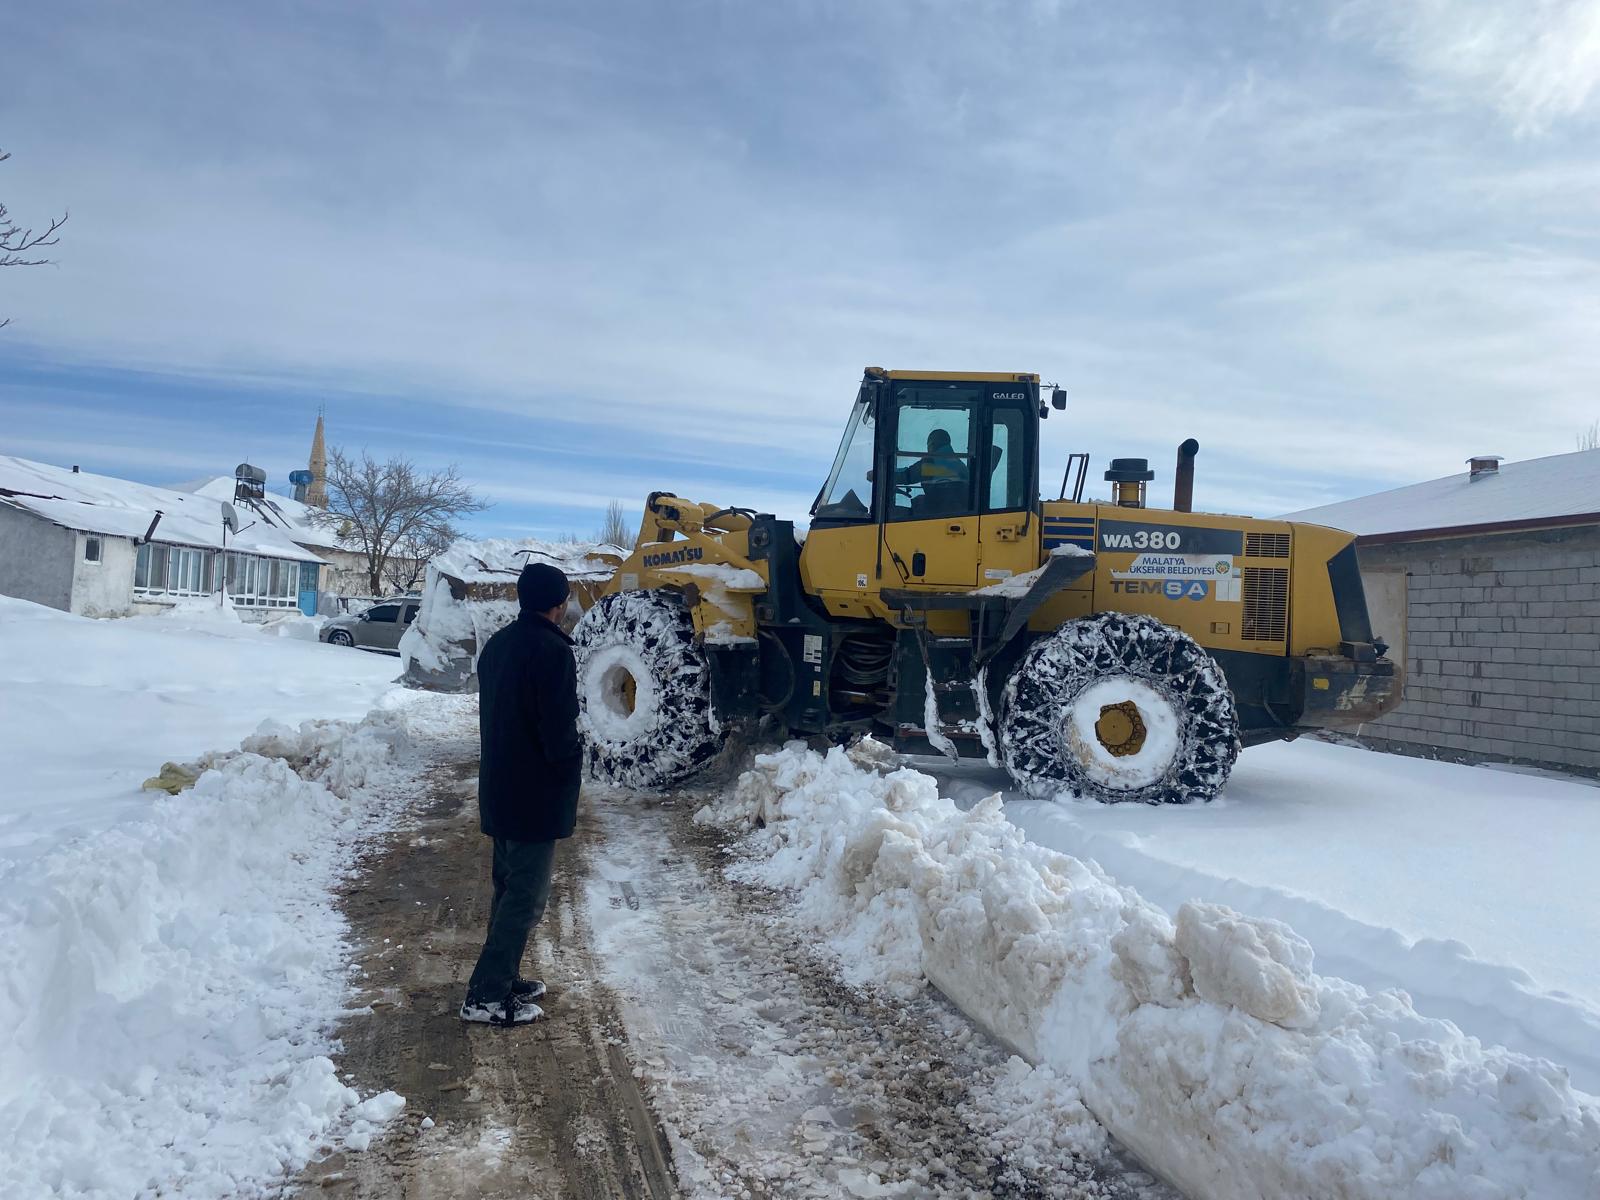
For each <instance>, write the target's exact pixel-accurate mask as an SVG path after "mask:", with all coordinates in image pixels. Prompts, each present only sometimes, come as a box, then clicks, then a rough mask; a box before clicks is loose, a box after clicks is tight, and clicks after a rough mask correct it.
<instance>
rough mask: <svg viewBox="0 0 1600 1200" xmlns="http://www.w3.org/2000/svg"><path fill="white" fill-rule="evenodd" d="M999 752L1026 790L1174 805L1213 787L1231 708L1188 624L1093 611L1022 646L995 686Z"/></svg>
mask: <svg viewBox="0 0 1600 1200" xmlns="http://www.w3.org/2000/svg"><path fill="white" fill-rule="evenodd" d="M1000 752H1001V755H1002V757H1003V758H1004V761H1005V765H1006V769H1007V770H1008V771H1009V772H1010V773H1011V777H1012V778H1013V779H1015V780H1016V781H1017V783H1018V784H1019V785H1020V786H1021V787H1022V788H1023V790H1025V791H1027V792H1028V793H1030V794H1032V795H1036V796H1050V795H1054V794H1056V793H1058V792H1060V791H1062V790H1063V789H1070V790H1071V791H1073V792H1076V793H1077V794H1078V795H1080V796H1085V797H1090V798H1092V799H1095V800H1102V801H1105V802H1108V803H1114V802H1117V801H1124V800H1135V801H1140V802H1142V803H1145V804H1185V803H1188V802H1189V801H1192V800H1210V799H1211V798H1212V797H1214V796H1215V795H1216V794H1217V793H1218V792H1220V791H1221V790H1222V785H1223V784H1224V783H1226V782H1227V780H1228V774H1229V772H1231V771H1232V770H1233V764H1234V760H1235V759H1236V758H1238V756H1239V718H1238V713H1237V710H1236V708H1235V705H1234V701H1233V691H1232V689H1231V688H1229V686H1228V681H1227V678H1226V677H1225V676H1224V675H1223V673H1222V668H1221V667H1219V666H1218V665H1217V663H1216V660H1215V659H1213V658H1212V657H1211V656H1210V655H1209V654H1207V653H1206V652H1205V651H1204V650H1203V649H1201V647H1200V645H1199V644H1198V643H1197V642H1195V640H1194V639H1193V638H1191V637H1189V636H1188V634H1186V633H1184V632H1183V631H1182V630H1179V629H1174V628H1173V627H1172V626H1170V625H1165V624H1163V623H1162V622H1160V621H1158V620H1156V619H1155V618H1154V617H1149V616H1144V615H1141V614H1137V613H1101V614H1099V615H1097V616H1093V617H1087V618H1085V619H1083V620H1080V621H1072V622H1069V623H1068V624H1066V625H1063V626H1062V627H1061V628H1060V629H1058V630H1056V632H1055V633H1053V634H1051V635H1050V636H1049V637H1045V638H1041V639H1040V640H1039V641H1037V642H1035V643H1034V644H1033V646H1031V647H1030V648H1029V650H1028V652H1027V653H1026V654H1025V655H1024V656H1023V658H1022V661H1021V662H1020V663H1019V664H1018V665H1017V668H1016V670H1015V671H1014V672H1013V673H1012V676H1011V678H1010V680H1009V681H1008V682H1007V684H1006V690H1005V699H1004V705H1003V708H1002V711H1001V716H1000Z"/></svg>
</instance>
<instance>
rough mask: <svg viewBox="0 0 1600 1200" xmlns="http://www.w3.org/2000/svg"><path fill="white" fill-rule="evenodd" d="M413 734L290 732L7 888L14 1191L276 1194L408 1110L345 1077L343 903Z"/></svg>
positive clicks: (2, 884) (2, 1071)
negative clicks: (391, 774)
mask: <svg viewBox="0 0 1600 1200" xmlns="http://www.w3.org/2000/svg"><path fill="white" fill-rule="evenodd" d="M405 736H406V718H405V717H404V715H403V714H401V713H398V712H394V711H387V712H385V711H379V712H374V713H373V714H371V715H370V716H368V717H367V719H366V720H364V721H362V722H361V723H360V724H355V725H352V724H348V723H343V722H329V721H311V722H306V723H304V724H302V725H301V726H300V727H298V728H297V729H291V728H290V727H288V726H284V725H277V724H273V723H270V722H269V723H267V724H265V725H264V726H263V727H262V729H261V731H260V732H259V733H258V734H257V735H255V736H253V737H251V738H248V739H246V741H245V743H244V747H243V749H242V750H240V751H236V752H232V753H226V754H217V755H210V756H207V760H206V763H207V766H208V768H209V769H207V770H206V771H205V772H204V773H203V774H201V776H200V778H199V780H198V782H197V783H196V784H195V786H194V787H193V788H192V789H191V790H189V791H185V792H182V793H180V794H178V795H176V796H166V795H160V794H147V799H146V805H145V812H144V815H143V816H142V817H140V818H139V819H137V820H133V821H127V822H124V823H122V824H119V825H115V826H113V827H111V828H109V829H106V830H104V831H103V832H100V833H98V834H96V835H94V836H91V837H87V838H84V839H82V840H79V841H76V842H72V843H69V844H65V845H61V846H58V847H56V848H55V849H54V850H53V851H52V852H50V853H47V854H44V855H42V856H39V857H36V858H34V859H32V860H30V861H27V862H24V863H21V864H20V865H8V866H6V867H4V868H0V1160H3V1161H4V1162H5V1164H6V1165H5V1171H4V1181H3V1184H0V1191H4V1192H5V1194H6V1195H16V1196H44V1195H69V1196H108V1197H110V1196H116V1197H123V1196H133V1195H179V1194H181V1195H183V1196H185V1197H188V1198H191V1200H194V1198H202V1197H211V1196H217V1197H222V1196H234V1195H238V1194H241V1193H258V1192H260V1191H263V1190H265V1188H266V1187H267V1186H268V1185H270V1184H272V1183H273V1182H274V1181H275V1180H278V1179H280V1178H281V1177H282V1175H283V1174H284V1173H285V1172H288V1171H293V1170H295V1169H297V1168H298V1167H300V1166H301V1165H303V1164H304V1163H305V1162H306V1161H307V1160H308V1159H309V1158H310V1156H311V1155H312V1153H313V1152H314V1150H315V1149H316V1148H317V1146H318V1145H319V1144H321V1143H322V1142H323V1141H325V1140H326V1139H327V1138H328V1137H329V1136H330V1135H331V1134H333V1133H334V1132H336V1131H338V1130H341V1129H342V1130H343V1131H344V1132H346V1133H348V1134H350V1135H351V1137H352V1138H353V1142H350V1143H347V1144H355V1143H360V1142H361V1141H362V1140H363V1138H370V1135H371V1132H372V1131H373V1129H375V1128H377V1127H379V1126H381V1125H382V1123H383V1122H385V1121H387V1120H388V1119H390V1118H391V1117H393V1116H394V1114H395V1113H396V1112H398V1111H399V1109H400V1107H402V1106H403V1103H404V1102H403V1101H402V1100H401V1099H400V1097H398V1096H396V1095H394V1094H393V1093H384V1094H382V1095H380V1096H376V1097H372V1098H369V1099H367V1100H365V1101H363V1100H362V1099H361V1097H360V1096H358V1095H357V1093H356V1092H355V1091H354V1090H352V1089H351V1088H349V1087H346V1086H345V1085H344V1084H343V1083H341V1082H340V1081H339V1079H338V1078H337V1076H336V1074H335V1071H334V1066H333V1063H332V1062H331V1061H330V1059H329V1058H328V1055H329V1053H330V1052H331V1051H332V1049H333V1048H334V1047H333V1043H332V1041H331V1031H332V1027H333V1024H334V1022H335V1021H336V1020H337V1018H338V1017H339V1016H340V1015H341V1012H342V1010H343V1007H344V1004H345V1002H346V1000H345V998H346V994H347V979H346V968H345V963H346V961H347V947H346V946H345V943H344V940H343V938H344V932H345V925H344V921H343V919H342V917H341V916H340V915H339V913H338V912H337V911H336V909H335V908H334V905H333V900H332V896H331V894H330V891H331V888H332V886H333V884H334V883H335V882H336V881H337V880H338V879H339V878H340V876H341V875H342V874H343V873H344V872H346V871H347V870H348V869H349V867H350V865H351V862H352V858H353V853H354V846H355V843H356V841H357V839H358V837H359V836H364V835H369V834H370V833H371V832H372V831H373V830H374V829H375V828H379V827H381V826H382V825H383V823H384V822H385V821H386V820H387V819H388V818H389V815H390V814H391V813H392V812H393V811H394V808H395V806H394V804H393V802H389V803H386V802H385V801H384V800H383V798H382V793H381V785H382V783H383V781H384V778H385V773H386V771H387V770H388V769H389V764H390V761H391V758H392V754H393V750H394V747H395V746H396V744H397V743H399V742H400V741H402V740H403V739H404V738H405Z"/></svg>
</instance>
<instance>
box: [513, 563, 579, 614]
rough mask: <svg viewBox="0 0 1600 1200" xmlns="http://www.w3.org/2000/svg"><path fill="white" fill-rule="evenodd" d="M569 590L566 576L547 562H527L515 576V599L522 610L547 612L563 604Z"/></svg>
mask: <svg viewBox="0 0 1600 1200" xmlns="http://www.w3.org/2000/svg"><path fill="white" fill-rule="evenodd" d="M570 591H571V589H570V588H569V587H568V586H567V577H566V576H565V575H563V574H562V573H561V572H560V571H558V570H557V569H556V568H555V567H552V566H551V565H550V564H549V563H529V564H528V565H527V566H525V567H523V568H522V574H521V575H519V576H517V601H518V602H519V603H520V604H521V605H522V608H523V611H524V612H537V613H542V612H549V611H550V610H551V609H552V608H555V607H556V606H557V605H558V604H565V603H566V602H567V596H568V594H569V593H570Z"/></svg>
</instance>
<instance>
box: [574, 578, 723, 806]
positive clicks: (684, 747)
mask: <svg viewBox="0 0 1600 1200" xmlns="http://www.w3.org/2000/svg"><path fill="white" fill-rule="evenodd" d="M573 643H574V645H573V651H574V654H575V655H576V657H577V663H578V708H579V712H580V713H581V717H580V720H581V723H582V727H583V731H584V735H585V754H586V756H587V760H588V765H589V773H590V775H592V776H593V777H594V778H595V779H597V780H600V781H601V782H603V783H609V784H613V785H616V786H619V787H635V788H662V787H669V786H671V785H672V784H674V783H677V782H678V781H680V780H682V779H684V778H685V777H687V776H688V775H691V774H693V773H694V772H695V771H696V770H697V769H698V768H700V767H702V766H704V765H705V764H706V763H707V762H709V761H710V760H711V759H712V758H713V757H715V755H716V753H717V750H718V749H719V748H720V746H721V743H722V738H721V736H720V733H719V731H718V729H717V727H716V725H715V723H714V722H713V720H712V713H711V672H710V668H709V667H708V666H707V663H706V656H705V651H704V650H703V649H701V648H700V647H699V646H697V645H696V644H695V640H694V623H693V622H692V621H691V620H690V619H689V614H688V613H687V612H685V611H684V609H683V606H682V605H681V604H678V603H677V602H676V601H675V599H674V598H673V597H671V596H668V595H666V594H664V593H661V592H617V593H615V594H613V595H610V596H602V597H601V598H600V600H599V601H598V602H597V603H596V604H595V605H594V607H592V608H591V609H590V610H589V611H588V612H587V613H585V614H584V616H583V620H581V621H579V622H578V627H577V629H575V630H574V631H573Z"/></svg>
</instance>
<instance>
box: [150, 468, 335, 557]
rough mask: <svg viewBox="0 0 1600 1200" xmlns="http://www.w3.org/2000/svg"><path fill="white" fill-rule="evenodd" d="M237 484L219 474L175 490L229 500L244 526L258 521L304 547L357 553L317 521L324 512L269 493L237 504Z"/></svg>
mask: <svg viewBox="0 0 1600 1200" xmlns="http://www.w3.org/2000/svg"><path fill="white" fill-rule="evenodd" d="M235 488H236V481H235V480H234V478H233V476H232V475H216V476H212V477H211V478H208V479H202V480H197V481H195V482H191V483H183V484H178V485H176V486H175V487H174V488H173V489H172V490H173V491H177V492H188V493H190V494H191V495H195V496H205V497H208V498H210V499H212V500H217V501H226V502H227V503H229V504H232V505H233V506H234V507H235V508H236V509H238V510H239V518H240V523H241V524H248V523H249V522H250V520H252V519H256V520H260V521H264V522H266V523H267V524H268V525H272V526H276V527H277V528H279V529H281V530H283V532H284V533H285V534H287V535H288V536H289V537H290V538H292V539H293V540H294V541H296V542H298V543H300V544H301V545H302V546H319V547H323V548H326V549H329V550H350V551H355V550H358V549H359V547H358V546H356V545H354V544H351V543H347V542H346V541H345V539H343V538H341V537H340V536H339V533H338V530H336V529H335V528H333V527H332V526H329V525H325V524H323V523H321V522H320V521H319V520H317V515H318V514H319V513H321V512H323V511H324V510H321V509H315V508H312V507H311V506H310V505H309V504H304V503H302V502H300V501H299V500H296V499H294V498H293V497H292V496H281V495H278V494H277V493H276V492H268V493H267V494H266V495H265V496H264V497H262V499H260V500H252V501H235V500H234V498H233V496H234V491H235Z"/></svg>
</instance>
